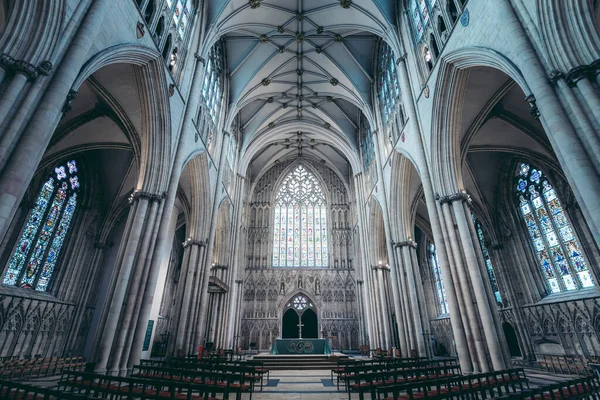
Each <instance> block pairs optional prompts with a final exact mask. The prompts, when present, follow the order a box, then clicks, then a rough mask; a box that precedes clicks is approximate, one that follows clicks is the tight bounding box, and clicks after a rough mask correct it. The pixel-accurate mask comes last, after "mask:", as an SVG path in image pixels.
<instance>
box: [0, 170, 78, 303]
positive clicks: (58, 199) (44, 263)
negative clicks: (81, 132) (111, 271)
mask: <svg viewBox="0 0 600 400" xmlns="http://www.w3.org/2000/svg"><path fill="white" fill-rule="evenodd" d="M77 173H78V170H77V164H76V162H75V161H74V160H72V161H68V162H67V163H66V164H65V165H60V166H57V167H56V168H54V171H53V173H52V174H51V176H50V177H49V178H48V180H47V181H46V182H45V183H44V184H43V185H42V188H41V190H40V192H39V194H38V197H37V199H36V202H35V206H34V207H33V209H32V210H31V213H30V214H29V218H28V219H27V222H26V224H25V228H24V229H23V232H22V233H21V237H20V239H19V241H18V242H17V246H16V248H15V250H14V251H13V255H12V257H11V259H10V261H9V264H8V269H7V271H6V274H5V276H4V279H3V281H2V283H3V284H5V285H11V286H20V287H24V288H35V290H37V291H41V292H43V291H46V290H47V289H48V284H49V283H50V279H51V278H52V273H53V272H54V268H55V267H56V261H57V260H58V256H59V255H60V251H61V249H62V246H63V243H64V240H65V237H66V235H67V232H68V230H69V225H70V224H71V221H72V219H73V214H74V213H75V209H76V207H77V192H78V190H79V187H80V183H79V178H78V176H77Z"/></svg>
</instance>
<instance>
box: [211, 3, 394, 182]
mask: <svg viewBox="0 0 600 400" xmlns="http://www.w3.org/2000/svg"><path fill="white" fill-rule="evenodd" d="M211 7H212V8H211V9H210V10H209V19H210V20H211V24H210V26H211V29H210V30H209V33H208V36H209V38H211V37H212V38H214V39H215V40H216V38H218V37H222V38H223V39H224V40H225V48H226V53H227V54H226V55H227V64H228V65H227V69H228V73H229V76H230V81H229V82H230V84H229V107H228V109H229V111H228V117H227V121H226V126H227V127H229V126H231V125H234V126H235V127H236V128H237V130H238V132H237V133H238V135H239V138H240V140H241V141H242V148H243V150H244V151H250V149H252V150H251V151H252V154H245V158H247V159H251V162H250V163H249V165H251V166H252V167H253V168H257V169H258V170H260V169H262V168H263V167H264V165H265V164H266V163H270V162H273V161H275V160H282V159H286V158H289V157H297V156H304V155H308V154H312V155H313V157H316V158H318V159H321V160H326V161H328V162H330V163H331V164H333V165H334V166H336V167H339V166H347V165H348V164H349V162H348V160H349V159H350V158H351V156H350V155H349V154H348V152H355V153H356V152H357V148H358V147H357V144H356V143H357V131H358V129H359V120H360V118H366V119H367V121H369V122H370V123H371V125H374V124H373V121H374V117H373V111H372V110H373V104H372V95H371V91H372V87H373V86H372V85H373V82H374V81H375V73H376V71H375V70H374V66H375V65H376V63H374V62H373V60H374V58H375V53H374V52H375V49H376V40H377V39H378V38H379V37H383V38H384V39H385V40H386V41H392V42H393V41H394V39H390V38H389V37H388V32H391V31H393V30H392V29H390V28H389V27H390V24H391V23H392V22H391V21H393V18H394V17H393V16H394V15H395V14H394V13H395V5H394V2H393V1H391V0H385V1H383V0H379V1H373V0H368V1H356V0H355V1H350V0H342V1H340V0H262V1H261V0H252V1H248V0H234V1H228V2H225V1H222V2H217V4H213V5H212V6H211ZM209 41H210V39H209ZM307 124H308V125H310V126H312V128H313V129H311V131H312V133H309V132H306V131H305V130H302V129H301V128H300V126H301V125H304V126H306V125H307ZM282 127H285V128H284V129H281V128H282ZM276 128H280V129H276ZM269 131H273V132H275V131H277V132H278V133H277V135H271V134H269ZM315 132H316V133H315ZM275 136H276V137H275ZM334 137H335V139H334ZM256 140H260V146H256V145H255V144H254V145H253V142H254V141H256ZM339 142H343V143H344V144H345V145H344V146H339V145H337V144H339ZM336 143H337V144H336ZM350 164H352V162H350ZM344 168H345V167H343V168H342V169H344ZM344 172H345V171H344Z"/></svg>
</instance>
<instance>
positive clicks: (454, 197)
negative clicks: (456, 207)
mask: <svg viewBox="0 0 600 400" xmlns="http://www.w3.org/2000/svg"><path fill="white" fill-rule="evenodd" d="M435 199H436V200H437V201H439V202H440V204H445V203H454V202H455V201H466V202H467V204H470V203H471V196H469V194H468V193H467V192H466V191H465V190H461V191H460V192H458V193H454V194H450V195H448V196H440V195H439V194H438V195H436V196H435Z"/></svg>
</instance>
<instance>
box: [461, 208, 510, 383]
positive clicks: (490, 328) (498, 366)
mask: <svg viewBox="0 0 600 400" xmlns="http://www.w3.org/2000/svg"><path fill="white" fill-rule="evenodd" d="M452 206H453V209H454V216H455V218H456V223H457V225H458V234H459V236H460V241H461V243H462V248H463V252H464V256H465V261H466V267H467V270H468V272H469V275H470V278H471V280H470V283H471V287H472V290H473V294H474V295H475V300H476V301H477V311H478V314H479V318H480V320H481V324H482V326H483V333H484V335H485V343H486V344H487V347H488V349H489V355H490V357H491V360H492V366H493V368H494V369H495V370H502V369H505V368H506V363H505V360H504V351H503V349H502V346H501V344H500V338H499V332H498V331H497V329H496V324H495V323H494V317H493V314H492V313H495V312H497V310H496V307H495V304H490V299H489V297H488V296H487V294H486V290H485V286H484V281H483V277H482V276H481V268H480V266H479V264H478V262H477V256H476V254H475V249H474V247H473V245H474V243H473V240H472V237H471V234H470V231H469V225H468V224H469V221H468V220H467V217H466V209H465V205H464V203H463V201H454V202H453V203H452ZM469 219H470V215H469ZM478 351H479V349H478ZM483 354H485V353H483ZM486 361H487V360H486ZM485 364H487V362H486V363H485ZM485 364H483V360H482V369H483V371H484V372H486V368H487V366H486V365H485Z"/></svg>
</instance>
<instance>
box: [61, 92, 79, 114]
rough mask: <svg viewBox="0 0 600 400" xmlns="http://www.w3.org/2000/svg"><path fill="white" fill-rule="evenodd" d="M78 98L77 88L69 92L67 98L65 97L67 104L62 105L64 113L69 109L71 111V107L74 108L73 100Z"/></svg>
mask: <svg viewBox="0 0 600 400" xmlns="http://www.w3.org/2000/svg"><path fill="white" fill-rule="evenodd" d="M76 98H77V91H76V90H72V89H71V90H69V93H68V94H67V98H66V99H65V104H64V105H63V107H62V110H61V111H62V113H63V115H64V114H66V113H68V112H69V111H71V108H73V107H72V106H71V102H72V101H73V100H75V99H76Z"/></svg>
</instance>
